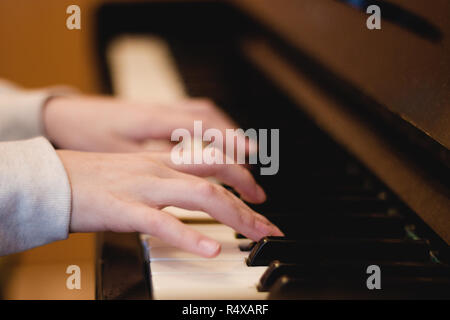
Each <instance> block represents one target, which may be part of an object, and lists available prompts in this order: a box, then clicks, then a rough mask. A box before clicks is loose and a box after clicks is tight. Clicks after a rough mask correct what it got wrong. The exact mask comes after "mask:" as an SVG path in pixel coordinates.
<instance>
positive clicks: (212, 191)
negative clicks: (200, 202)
mask: <svg viewBox="0 0 450 320" xmlns="http://www.w3.org/2000/svg"><path fill="white" fill-rule="evenodd" d="M197 188H198V192H199V194H201V195H202V196H204V197H214V196H215V195H216V194H217V191H218V188H217V186H216V185H215V184H212V183H210V182H208V181H201V182H199V183H198V185H197Z"/></svg>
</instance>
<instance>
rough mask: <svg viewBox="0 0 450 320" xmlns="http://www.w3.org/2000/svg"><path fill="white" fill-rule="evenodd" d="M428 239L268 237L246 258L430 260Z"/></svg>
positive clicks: (250, 261)
mask: <svg viewBox="0 0 450 320" xmlns="http://www.w3.org/2000/svg"><path fill="white" fill-rule="evenodd" d="M429 250H430V248H429V244H428V241H426V240H402V239H359V240H358V239H325V240H322V239H319V240H293V239H287V238H284V237H265V238H263V239H261V240H260V241H258V243H257V244H256V245H255V246H254V247H253V249H252V251H251V252H250V254H249V256H248V257H247V259H246V262H247V265H248V266H267V265H269V263H270V262H272V261H274V260H280V261H282V262H303V263H306V262H313V261H314V262H319V261H337V260H342V261H367V262H373V263H375V262H380V261H429V260H430V254H429Z"/></svg>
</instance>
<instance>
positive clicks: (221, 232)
mask: <svg viewBox="0 0 450 320" xmlns="http://www.w3.org/2000/svg"><path fill="white" fill-rule="evenodd" d="M189 227H190V228H192V229H194V230H197V231H198V232H200V233H202V234H204V235H206V236H208V237H210V238H212V239H214V240H216V241H218V242H220V243H221V244H222V246H223V247H227V246H229V247H231V246H235V247H238V246H239V245H240V244H249V243H250V242H251V240H249V239H237V238H236V237H235V231H234V230H233V229H232V228H230V227H228V226H225V225H223V224H213V223H211V224H209V223H206V224H189ZM141 239H142V241H144V242H145V243H146V245H147V247H148V248H158V247H172V245H170V244H168V243H167V242H165V241H163V240H160V239H158V238H156V237H152V236H149V235H147V236H142V237H141Z"/></svg>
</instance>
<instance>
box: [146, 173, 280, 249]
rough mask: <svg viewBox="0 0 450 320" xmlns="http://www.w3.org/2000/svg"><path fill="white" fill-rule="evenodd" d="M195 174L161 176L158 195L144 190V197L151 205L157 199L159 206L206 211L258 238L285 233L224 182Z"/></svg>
mask: <svg viewBox="0 0 450 320" xmlns="http://www.w3.org/2000/svg"><path fill="white" fill-rule="evenodd" d="M194 178H195V179H192V178H191V179H177V178H169V179H161V181H160V182H159V184H158V187H159V190H160V191H159V192H158V194H157V199H155V196H156V194H152V195H145V194H144V201H147V202H148V203H149V204H152V205H155V201H156V202H157V203H156V205H157V206H158V207H164V206H175V207H180V208H184V209H188V210H200V211H204V212H206V213H208V214H209V215H211V216H212V217H213V218H215V219H216V220H218V221H220V222H222V223H224V224H226V225H229V226H230V227H232V228H233V229H235V230H237V231H238V232H240V233H242V234H243V235H245V236H247V237H248V238H250V239H253V240H255V241H257V240H259V239H261V238H262V237H265V236H270V235H273V236H282V235H283V233H282V232H281V231H280V230H279V229H278V228H277V227H276V226H275V225H273V224H272V223H271V222H270V221H269V220H267V219H266V218H265V217H263V216H261V215H260V214H258V213H256V212H255V211H253V210H252V209H250V208H249V207H248V206H247V205H246V204H245V203H244V202H242V200H240V199H239V198H237V197H236V196H234V195H233V194H232V193H231V192H229V191H227V190H226V189H225V188H223V187H222V186H219V185H216V184H213V183H210V182H208V181H207V180H204V179H201V178H196V177H194ZM149 188H151V187H149ZM145 197H148V198H145Z"/></svg>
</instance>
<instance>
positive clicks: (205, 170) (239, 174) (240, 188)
mask: <svg viewBox="0 0 450 320" xmlns="http://www.w3.org/2000/svg"><path fill="white" fill-rule="evenodd" d="M153 156H155V157H156V158H158V160H160V161H162V162H163V163H164V164H166V165H167V166H168V167H170V168H172V169H174V170H177V171H179V172H183V173H187V174H191V175H195V176H199V177H214V178H216V179H218V180H219V181H220V182H222V183H224V184H226V185H228V186H230V187H232V188H233V189H235V190H236V191H237V192H238V193H239V194H240V195H241V196H242V198H243V199H244V200H246V201H248V202H252V203H262V202H264V201H265V200H266V194H265V192H264V190H263V188H262V187H261V186H260V185H258V183H256V181H255V179H254V178H253V176H252V174H251V173H250V171H248V170H247V169H246V168H244V167H243V166H241V165H238V164H216V163H213V164H175V163H173V161H172V160H171V158H170V154H168V153H158V154H153Z"/></svg>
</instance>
